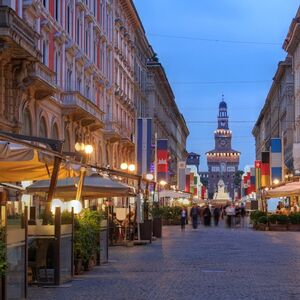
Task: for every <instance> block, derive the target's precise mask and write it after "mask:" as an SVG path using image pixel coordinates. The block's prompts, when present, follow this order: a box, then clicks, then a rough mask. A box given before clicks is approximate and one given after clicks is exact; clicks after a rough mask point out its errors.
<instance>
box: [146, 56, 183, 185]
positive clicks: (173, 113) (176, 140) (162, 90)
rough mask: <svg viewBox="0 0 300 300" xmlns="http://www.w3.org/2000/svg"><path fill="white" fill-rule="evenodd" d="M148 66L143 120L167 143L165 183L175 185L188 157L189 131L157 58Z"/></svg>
mask: <svg viewBox="0 0 300 300" xmlns="http://www.w3.org/2000/svg"><path fill="white" fill-rule="evenodd" d="M147 66H148V74H147V75H148V80H147V107H146V117H149V118H152V119H153V134H154V133H155V132H156V133H157V137H158V139H167V140H168V151H169V160H168V166H169V180H168V181H169V182H168V183H169V184H170V185H177V168H178V162H179V161H185V160H186V158H187V151H186V140H187V137H188V135H189V130H188V128H187V125H186V123H185V120H184V117H183V115H182V114H181V113H180V111H179V109H178V107H177V104H176V102H175V96H174V94H173V91H172V88H171V86H170V84H169V81H168V78H167V75H166V73H165V70H164V68H163V66H162V65H161V63H160V62H158V59H157V58H156V57H153V59H152V60H151V61H149V62H148V64H147ZM153 141H154V136H153Z"/></svg>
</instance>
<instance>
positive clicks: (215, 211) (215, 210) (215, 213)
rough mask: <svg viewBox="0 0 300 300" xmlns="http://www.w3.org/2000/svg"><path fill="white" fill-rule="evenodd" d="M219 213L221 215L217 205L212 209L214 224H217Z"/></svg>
mask: <svg viewBox="0 0 300 300" xmlns="http://www.w3.org/2000/svg"><path fill="white" fill-rule="evenodd" d="M220 215H221V210H220V208H219V207H218V206H216V207H215V209H214V211H213V216H214V223H215V226H218V225H219V220H220Z"/></svg>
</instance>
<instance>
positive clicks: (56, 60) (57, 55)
mask: <svg viewBox="0 0 300 300" xmlns="http://www.w3.org/2000/svg"><path fill="white" fill-rule="evenodd" d="M54 72H55V83H56V84H58V85H59V84H60V82H59V74H60V53H57V52H55V55H54Z"/></svg>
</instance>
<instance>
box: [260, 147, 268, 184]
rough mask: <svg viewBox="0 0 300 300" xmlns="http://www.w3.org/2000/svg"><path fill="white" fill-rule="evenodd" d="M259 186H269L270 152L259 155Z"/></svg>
mask: <svg viewBox="0 0 300 300" xmlns="http://www.w3.org/2000/svg"><path fill="white" fill-rule="evenodd" d="M261 186H262V187H267V186H270V152H269V151H265V152H262V153H261Z"/></svg>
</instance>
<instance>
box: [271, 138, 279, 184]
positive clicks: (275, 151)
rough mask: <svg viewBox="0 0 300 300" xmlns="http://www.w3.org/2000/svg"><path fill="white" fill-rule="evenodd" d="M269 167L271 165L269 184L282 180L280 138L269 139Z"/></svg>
mask: <svg viewBox="0 0 300 300" xmlns="http://www.w3.org/2000/svg"><path fill="white" fill-rule="evenodd" d="M270 165H271V182H272V184H273V183H276V181H281V180H282V143H281V139H280V138H272V139H271V153H270Z"/></svg>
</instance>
